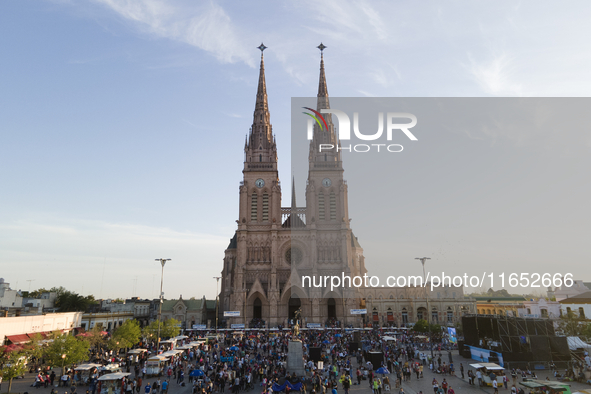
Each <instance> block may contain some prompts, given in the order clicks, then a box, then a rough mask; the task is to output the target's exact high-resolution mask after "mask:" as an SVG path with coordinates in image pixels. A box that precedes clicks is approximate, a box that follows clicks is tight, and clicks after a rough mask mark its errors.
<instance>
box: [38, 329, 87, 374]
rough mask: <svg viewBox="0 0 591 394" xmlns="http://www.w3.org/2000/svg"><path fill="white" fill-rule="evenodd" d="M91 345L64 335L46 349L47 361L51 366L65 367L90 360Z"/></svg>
mask: <svg viewBox="0 0 591 394" xmlns="http://www.w3.org/2000/svg"><path fill="white" fill-rule="evenodd" d="M89 347H90V344H89V343H88V342H87V341H84V340H79V339H77V338H76V337H73V336H71V335H62V336H60V337H58V338H56V339H54V340H53V342H52V343H50V344H49V346H48V347H47V348H45V352H44V356H45V361H46V362H47V363H48V364H49V365H51V366H59V367H62V374H63V373H64V371H63V367H65V366H68V365H72V364H77V363H79V362H81V361H85V360H87V359H88V349H89Z"/></svg>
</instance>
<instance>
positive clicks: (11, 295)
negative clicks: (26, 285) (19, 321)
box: [0, 278, 23, 316]
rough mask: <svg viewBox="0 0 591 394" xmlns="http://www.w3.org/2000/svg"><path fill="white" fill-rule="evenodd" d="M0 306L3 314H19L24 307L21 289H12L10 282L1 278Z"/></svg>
mask: <svg viewBox="0 0 591 394" xmlns="http://www.w3.org/2000/svg"><path fill="white" fill-rule="evenodd" d="M0 308H1V309H2V315H1V316H18V315H20V313H21V311H22V308H23V295H22V293H21V291H20V290H12V289H11V288H10V283H7V282H5V281H4V278H0Z"/></svg>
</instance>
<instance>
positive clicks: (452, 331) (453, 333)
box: [447, 327, 458, 343]
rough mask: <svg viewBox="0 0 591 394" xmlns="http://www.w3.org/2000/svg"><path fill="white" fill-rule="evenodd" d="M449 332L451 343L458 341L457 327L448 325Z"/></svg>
mask: <svg viewBox="0 0 591 394" xmlns="http://www.w3.org/2000/svg"><path fill="white" fill-rule="evenodd" d="M447 334H448V335H449V341H450V342H451V343H458V337H457V336H456V329H455V328H454V327H447Z"/></svg>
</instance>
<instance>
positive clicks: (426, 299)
mask: <svg viewBox="0 0 591 394" xmlns="http://www.w3.org/2000/svg"><path fill="white" fill-rule="evenodd" d="M415 260H420V261H421V264H422V266H423V285H424V286H425V301H426V302H427V330H429V343H430V344H431V362H433V359H434V356H433V334H432V333H431V309H430V308H429V295H428V293H427V276H426V275H425V261H427V260H431V258H430V257H415Z"/></svg>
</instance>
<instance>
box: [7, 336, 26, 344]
mask: <svg viewBox="0 0 591 394" xmlns="http://www.w3.org/2000/svg"><path fill="white" fill-rule="evenodd" d="M6 339H8V340H9V341H10V342H12V343H13V344H15V345H20V344H21V343H27V342H29V341H30V340H31V338H29V337H28V336H27V334H19V335H7V336H6Z"/></svg>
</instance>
